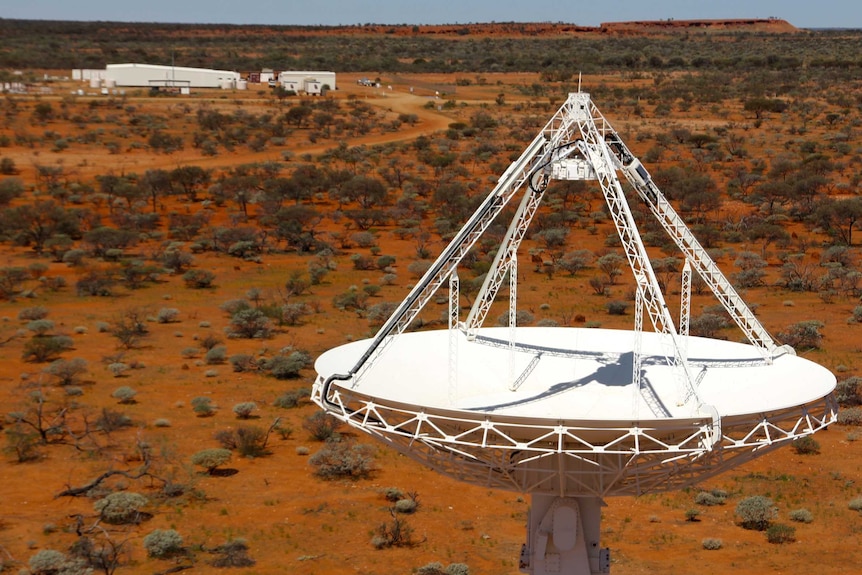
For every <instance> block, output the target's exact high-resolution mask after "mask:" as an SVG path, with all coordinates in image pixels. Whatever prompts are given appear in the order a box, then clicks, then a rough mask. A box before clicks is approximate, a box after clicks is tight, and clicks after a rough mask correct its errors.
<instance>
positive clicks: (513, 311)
mask: <svg viewBox="0 0 862 575" xmlns="http://www.w3.org/2000/svg"><path fill="white" fill-rule="evenodd" d="M517 327H518V254H516V253H513V254H512V255H511V259H510V260H509V390H510V391H515V390H516V389H518V385H517V381H516V379H517V375H515V335H516V333H515V332H516V330H517Z"/></svg>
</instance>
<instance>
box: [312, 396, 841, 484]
mask: <svg viewBox="0 0 862 575" xmlns="http://www.w3.org/2000/svg"><path fill="white" fill-rule="evenodd" d="M318 384H319V385H318V386H316V387H317V388H319V387H320V384H322V382H318ZM836 411H837V404H836V403H835V402H834V400H833V399H832V397H831V396H828V397H825V398H823V399H820V400H818V401H815V402H812V403H809V404H806V405H802V406H797V407H793V408H788V409H782V410H776V411H774V412H770V413H762V414H748V415H740V416H734V417H726V418H725V419H724V420H723V421H722V431H721V435H720V439H719V441H718V442H717V443H716V444H714V445H712V446H706V445H705V444H704V443H703V441H702V438H703V436H704V434H705V433H710V432H711V431H712V430H711V427H712V426H713V424H714V422H713V420H712V419H711V418H709V417H702V418H692V419H666V420H653V421H651V422H649V424H644V425H645V426H644V427H637V426H634V425H632V422H623V421H621V422H608V421H601V422H592V423H594V424H595V425H590V422H585V421H579V422H571V423H570V422H566V421H557V422H549V421H547V420H543V419H538V418H537V419H530V418H523V417H505V416H499V415H494V416H489V415H487V414H478V413H477V414H471V413H464V412H459V411H448V412H447V411H441V410H423V409H421V408H416V407H413V406H410V405H406V404H399V403H396V402H386V403H385V404H383V403H381V402H380V401H379V400H376V399H375V398H372V397H370V396H367V395H365V394H362V393H359V392H357V391H356V390H350V389H345V388H341V387H336V388H334V393H333V397H332V406H331V408H330V413H332V414H333V415H335V416H337V417H338V418H339V419H342V420H343V421H345V422H347V423H349V424H350V425H352V426H355V427H357V428H360V429H362V430H363V431H365V432H366V433H369V434H371V435H372V436H374V437H376V438H377V439H379V440H380V441H383V442H385V443H387V444H388V445H390V446H391V447H392V448H394V449H396V450H398V451H400V452H402V453H405V454H407V455H409V456H410V457H412V458H413V459H416V460H418V461H419V462H421V463H424V464H425V465H427V466H429V467H431V468H432V469H434V470H436V471H438V472H440V473H443V474H446V475H448V476H450V477H453V478H455V479H458V480H461V481H465V482H468V483H472V484H476V485H480V486H485V487H492V488H499V489H506V490H510V491H520V492H530V493H547V494H556V495H566V494H573V493H576V494H579V495H594V496H598V497H605V496H610V495H638V494H642V493H646V492H658V491H669V490H675V489H680V488H683V487H686V486H689V485H692V484H694V483H696V482H699V481H702V480H704V479H707V478H709V477H712V476H713V475H716V474H718V473H721V472H723V471H725V470H727V469H729V468H731V467H734V466H736V465H738V464H740V463H742V462H745V461H747V460H749V459H751V458H753V457H755V456H759V455H761V454H763V453H765V452H767V451H768V450H771V449H773V448H775V447H778V446H781V445H784V444H786V443H787V442H789V441H792V440H794V439H796V438H799V437H802V436H805V435H809V434H811V433H814V432H816V431H818V430H820V429H823V428H825V427H826V426H827V425H829V424H830V423H833V422H834V420H835V415H836ZM647 425H648V426H647Z"/></svg>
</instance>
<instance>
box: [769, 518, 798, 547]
mask: <svg viewBox="0 0 862 575" xmlns="http://www.w3.org/2000/svg"><path fill="white" fill-rule="evenodd" d="M766 540H767V541H769V542H770V543H776V544H779V545H780V544H782V543H792V542H793V541H796V527H793V526H791V525H784V524H783V523H775V524H774V525H770V526H769V527H768V528H767V529H766Z"/></svg>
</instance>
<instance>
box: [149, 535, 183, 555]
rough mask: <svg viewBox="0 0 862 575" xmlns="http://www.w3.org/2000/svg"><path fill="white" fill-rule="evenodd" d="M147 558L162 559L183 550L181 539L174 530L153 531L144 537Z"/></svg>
mask: <svg viewBox="0 0 862 575" xmlns="http://www.w3.org/2000/svg"><path fill="white" fill-rule="evenodd" d="M144 549H146V550H147V557H155V558H156V559H164V558H166V557H171V556H173V555H176V554H177V553H180V552H181V551H182V550H183V538H182V536H181V535H180V534H179V533H177V532H176V531H175V530H174V529H155V530H153V531H151V532H150V533H149V534H148V535H147V536H146V537H144Z"/></svg>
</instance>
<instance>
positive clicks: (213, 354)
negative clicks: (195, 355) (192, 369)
mask: <svg viewBox="0 0 862 575" xmlns="http://www.w3.org/2000/svg"><path fill="white" fill-rule="evenodd" d="M226 357H227V348H226V347H225V346H223V345H216V346H214V347H212V348H210V349H208V350H207V352H206V354H205V355H204V361H205V362H206V363H207V365H216V364H222V363H224V361H225V358H226Z"/></svg>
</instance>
